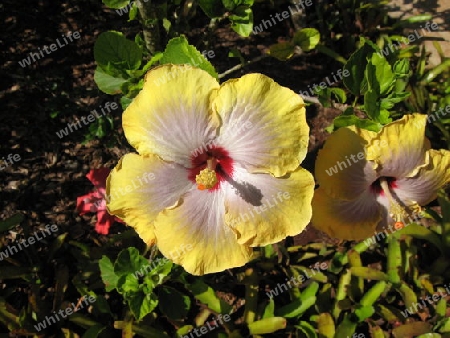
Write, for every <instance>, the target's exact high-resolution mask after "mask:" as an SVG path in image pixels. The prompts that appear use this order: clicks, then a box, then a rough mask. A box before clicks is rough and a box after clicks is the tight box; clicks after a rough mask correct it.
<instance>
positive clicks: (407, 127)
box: [367, 114, 430, 178]
mask: <svg viewBox="0 0 450 338" xmlns="http://www.w3.org/2000/svg"><path fill="white" fill-rule="evenodd" d="M426 118H427V116H426V115H421V114H412V115H405V116H403V117H402V118H401V119H399V120H397V121H394V122H392V123H390V124H387V125H385V126H384V127H383V129H382V130H381V131H380V132H379V133H378V135H377V136H376V137H374V138H373V139H372V140H371V142H370V143H369V145H368V147H367V159H368V160H371V161H374V162H375V163H376V164H377V167H376V170H377V171H378V173H379V175H380V176H386V177H396V178H399V177H412V176H414V175H415V174H416V173H417V171H418V170H419V169H420V168H421V167H423V166H426V165H427V164H428V160H427V156H426V153H427V150H429V149H430V142H429V141H428V139H427V138H426V137H425V125H426Z"/></svg>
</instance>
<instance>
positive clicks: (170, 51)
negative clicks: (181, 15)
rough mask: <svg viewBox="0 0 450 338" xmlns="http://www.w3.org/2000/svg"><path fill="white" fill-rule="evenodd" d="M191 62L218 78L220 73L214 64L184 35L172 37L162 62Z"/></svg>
mask: <svg viewBox="0 0 450 338" xmlns="http://www.w3.org/2000/svg"><path fill="white" fill-rule="evenodd" d="M166 63H173V64H178V65H179V64H189V65H191V66H194V67H198V68H200V69H203V70H204V71H206V72H208V73H209V74H210V75H211V76H213V77H215V78H216V79H217V77H218V75H217V72H216V70H215V69H214V67H213V65H212V64H211V63H210V62H209V61H208V60H207V59H206V58H205V57H204V56H203V55H202V54H201V53H200V52H199V51H198V50H197V49H196V48H195V47H194V46H192V45H190V44H189V43H188V41H187V39H186V38H185V37H184V36H180V37H176V38H173V39H171V40H170V41H169V42H168V43H167V46H166V50H165V51H164V53H163V56H162V57H161V59H160V64H166Z"/></svg>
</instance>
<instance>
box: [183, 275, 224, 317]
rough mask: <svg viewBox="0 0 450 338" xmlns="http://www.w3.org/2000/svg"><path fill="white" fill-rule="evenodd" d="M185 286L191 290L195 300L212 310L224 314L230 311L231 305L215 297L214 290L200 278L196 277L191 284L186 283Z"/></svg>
mask: <svg viewBox="0 0 450 338" xmlns="http://www.w3.org/2000/svg"><path fill="white" fill-rule="evenodd" d="M187 288H188V289H189V290H191V291H192V293H193V294H194V297H195V298H196V299H197V300H199V301H200V302H201V303H203V304H205V305H206V306H208V307H209V308H210V309H211V310H213V311H214V312H217V313H224V314H225V313H229V312H230V311H231V306H230V305H229V304H228V303H225V301H223V300H222V299H220V298H219V297H217V295H216V293H215V292H214V290H213V289H212V288H211V287H210V286H208V285H207V284H205V283H204V282H203V281H202V280H200V279H196V280H195V282H194V283H193V284H190V285H187Z"/></svg>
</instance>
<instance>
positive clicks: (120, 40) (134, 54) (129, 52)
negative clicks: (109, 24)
mask: <svg viewBox="0 0 450 338" xmlns="http://www.w3.org/2000/svg"><path fill="white" fill-rule="evenodd" d="M94 58H95V61H96V62H97V63H98V65H100V66H102V67H103V66H107V65H108V64H113V65H114V66H115V67H116V68H118V69H124V70H125V69H138V68H139V66H140V65H141V61H142V50H141V48H140V47H139V46H138V45H137V44H136V42H134V41H131V40H128V39H126V38H125V37H124V36H123V34H122V33H120V32H116V31H108V32H104V33H101V34H100V35H99V37H98V38H97V41H95V45H94Z"/></svg>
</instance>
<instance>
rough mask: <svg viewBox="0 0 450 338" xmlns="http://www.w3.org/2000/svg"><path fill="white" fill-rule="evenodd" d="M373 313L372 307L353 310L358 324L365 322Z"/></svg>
mask: <svg viewBox="0 0 450 338" xmlns="http://www.w3.org/2000/svg"><path fill="white" fill-rule="evenodd" d="M374 313H375V309H374V308H373V306H371V305H369V306H362V307H360V308H358V309H356V310H355V315H356V316H357V317H358V320H359V321H360V322H362V321H364V320H366V319H367V318H370V317H372V315H373V314H374Z"/></svg>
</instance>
